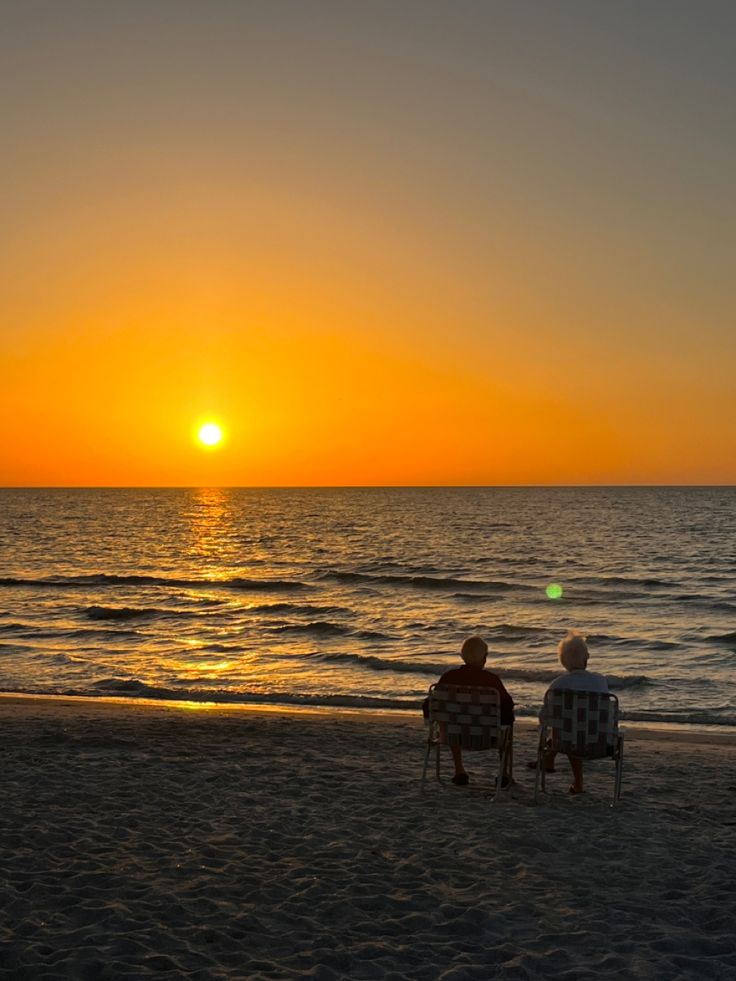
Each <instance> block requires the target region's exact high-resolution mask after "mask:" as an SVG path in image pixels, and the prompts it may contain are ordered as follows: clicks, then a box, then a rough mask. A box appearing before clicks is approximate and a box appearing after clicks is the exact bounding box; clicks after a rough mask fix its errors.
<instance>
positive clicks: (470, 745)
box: [429, 685, 501, 750]
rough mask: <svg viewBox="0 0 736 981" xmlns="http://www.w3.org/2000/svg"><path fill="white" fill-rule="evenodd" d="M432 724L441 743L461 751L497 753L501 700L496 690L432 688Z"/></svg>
mask: <svg viewBox="0 0 736 981" xmlns="http://www.w3.org/2000/svg"><path fill="white" fill-rule="evenodd" d="M429 724H430V726H437V727H438V729H439V732H438V738H439V741H440V742H442V743H445V744H449V745H456V746H461V747H462V749H471V750H473V749H477V750H480V749H498V747H499V745H500V740H501V699H500V696H499V694H498V692H497V691H496V689H495V688H480V687H475V686H470V685H432V686H431V688H430V689H429Z"/></svg>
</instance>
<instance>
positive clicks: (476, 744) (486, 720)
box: [421, 685, 511, 800]
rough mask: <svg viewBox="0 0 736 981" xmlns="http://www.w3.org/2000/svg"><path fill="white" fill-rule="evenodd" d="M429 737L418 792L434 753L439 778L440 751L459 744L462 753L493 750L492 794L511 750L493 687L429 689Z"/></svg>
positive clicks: (506, 727)
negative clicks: (496, 771)
mask: <svg viewBox="0 0 736 981" xmlns="http://www.w3.org/2000/svg"><path fill="white" fill-rule="evenodd" d="M428 701H429V736H428V738H427V753H426V755H425V757H424V769H423V770H422V784H421V790H422V791H424V785H425V782H426V779H427V766H428V764H429V757H430V755H431V753H432V750H433V749H434V751H435V773H436V776H437V780H438V781H439V782H440V783H442V782H443V781H442V778H441V776H440V748H441V747H442V746H452V745H459V746H461V747H462V749H463V752H465V751H466V750H470V751H482V750H494V752H493V753H492V754H491V756H492V758H497V759H498V773H497V776H496V791H495V794H494V797H493V799H494V800H495V799H496V797H497V796H498V791H499V789H500V787H501V777H502V774H503V773H504V772H505V768H506V760H507V757H508V755H509V752H510V748H511V726H508V725H501V698H500V696H499V693H498V692H497V691H496V689H495V688H480V687H478V688H476V687H471V686H469V685H431V686H430V689H429V699H428Z"/></svg>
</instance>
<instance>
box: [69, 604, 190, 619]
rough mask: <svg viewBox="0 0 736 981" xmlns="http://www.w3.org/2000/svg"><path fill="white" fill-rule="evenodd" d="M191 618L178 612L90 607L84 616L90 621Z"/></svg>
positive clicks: (126, 607) (118, 607)
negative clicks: (160, 617) (172, 617)
mask: <svg viewBox="0 0 736 981" xmlns="http://www.w3.org/2000/svg"><path fill="white" fill-rule="evenodd" d="M172 614H173V615H176V616H187V615H189V616H191V614H187V613H182V612H179V611H176V610H159V609H156V608H155V607H154V608H146V609H137V608H136V607H131V606H88V607H87V609H86V610H85V611H84V615H85V616H86V617H88V618H89V619H90V620H138V619H143V618H152V617H159V616H170V615H172Z"/></svg>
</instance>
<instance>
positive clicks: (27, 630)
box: [0, 623, 141, 640]
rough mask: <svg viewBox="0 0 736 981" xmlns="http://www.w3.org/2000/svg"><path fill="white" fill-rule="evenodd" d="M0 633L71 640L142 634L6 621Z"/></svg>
mask: <svg viewBox="0 0 736 981" xmlns="http://www.w3.org/2000/svg"><path fill="white" fill-rule="evenodd" d="M0 634H17V635H18V636H20V637H24V638H27V639H29V640H60V639H61V638H66V639H71V640H109V638H111V637H115V638H118V639H119V638H121V637H133V638H138V637H140V636H141V634H139V633H138V632H137V631H136V630H113V629H112V628H108V629H105V628H104V627H50V626H43V627H40V626H36V625H34V624H32V623H6V624H0Z"/></svg>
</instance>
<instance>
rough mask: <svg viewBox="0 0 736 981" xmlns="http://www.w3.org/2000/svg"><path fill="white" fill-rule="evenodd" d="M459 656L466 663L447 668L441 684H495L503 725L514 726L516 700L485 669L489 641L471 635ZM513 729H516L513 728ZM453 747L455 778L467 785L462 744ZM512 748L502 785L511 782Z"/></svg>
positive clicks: (477, 685)
mask: <svg viewBox="0 0 736 981" xmlns="http://www.w3.org/2000/svg"><path fill="white" fill-rule="evenodd" d="M460 656H461V657H462V659H463V661H464V662H465V664H463V665H462V667H459V668H450V670H449V671H445V673H444V674H443V675H442V677H441V678H440V680H439V681H438V682H437V684H438V685H472V686H473V687H478V688H495V689H496V691H497V692H498V693H499V695H500V698H501V725H510V726H513V722H514V700H513V698H512V697H511V695H509V693H508V692H507V691H506V689H505V688H504V686H503V682H502V681H501V679H500V678H499V677H498V675H495V674H493V672H492V671H486V670H485V663H486V660H487V659H488V644H486V642H485V641H484V640H483V638H482V637H468V639H467V640H466V641H465V643H464V644H463V646H462V648H461V649H460ZM512 733H513V729H512ZM450 750H451V751H452V762H453V763H454V765H455V775H454V776H453V778H452V782H453V783H454V784H457V785H458V786H460V787H464V786H465V785H466V784H467V783H468V782H469V778H468V774H467V773H466V772H465V767H464V766H463V753H462V749H461V748H460V746H458V745H456V744H454V743H453V744H451V745H450ZM512 751H513V743H512V749H510V750H509V754H508V756H507V764H506V772H505V773H504V774H503V777H502V780H501V786H502V787H506V786H508V784H509V783H510V782H511V770H512Z"/></svg>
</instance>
